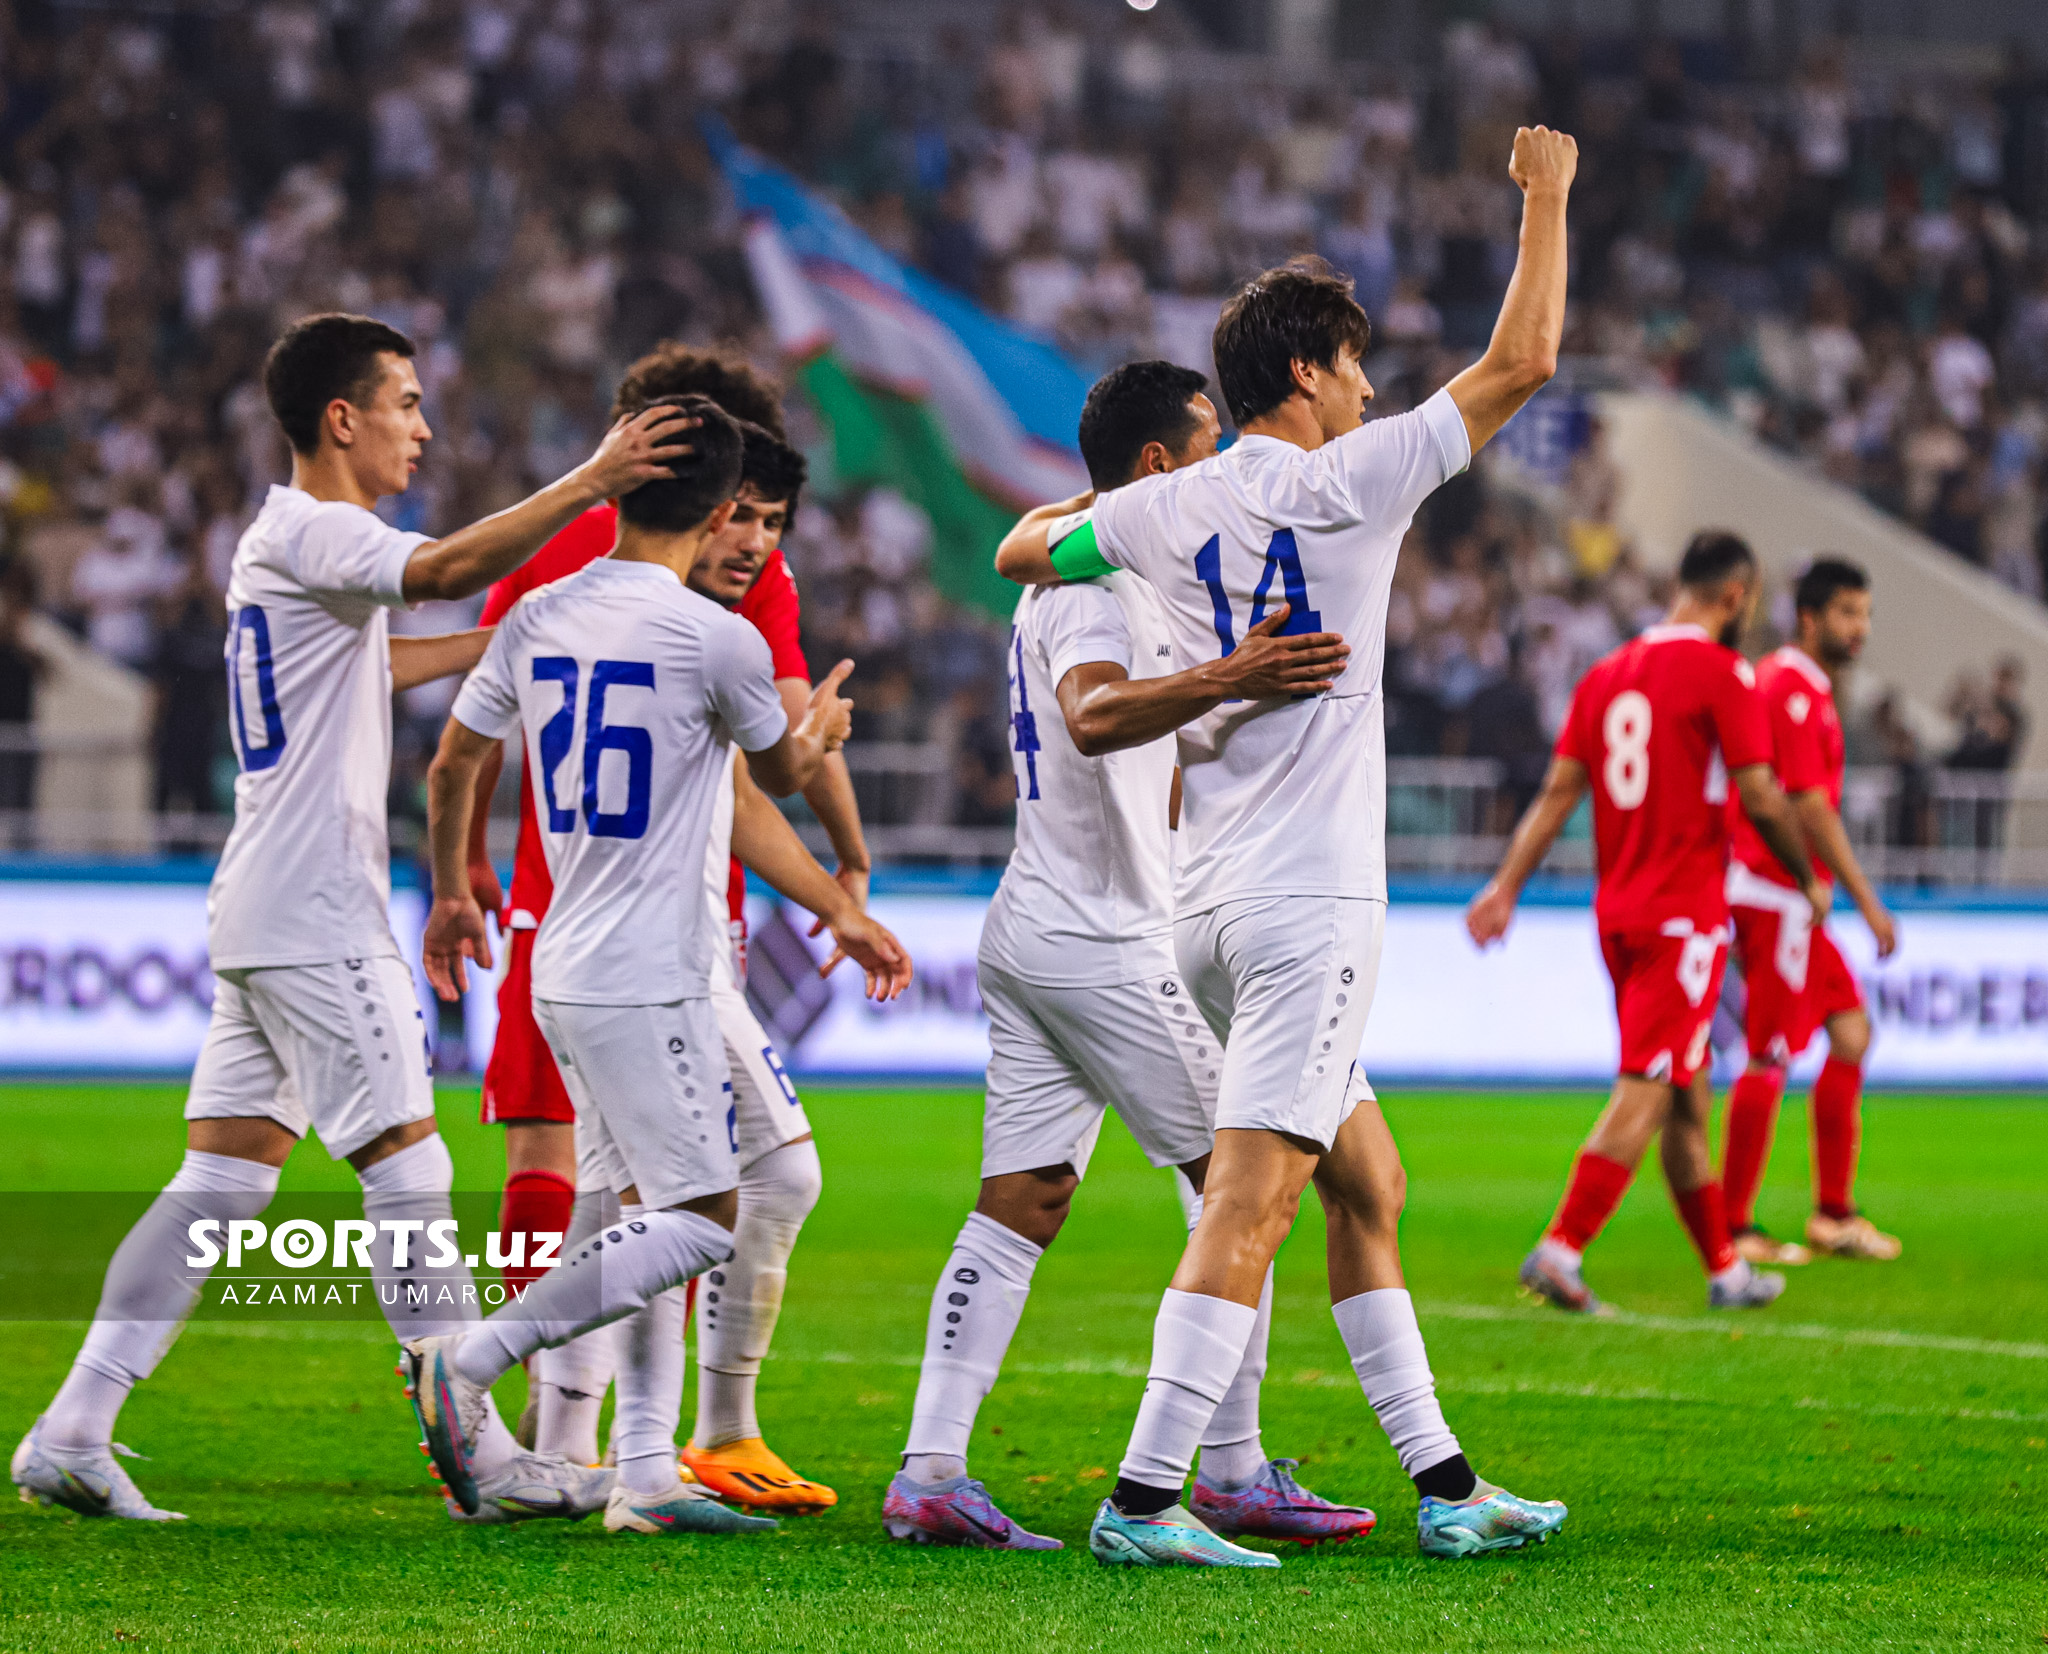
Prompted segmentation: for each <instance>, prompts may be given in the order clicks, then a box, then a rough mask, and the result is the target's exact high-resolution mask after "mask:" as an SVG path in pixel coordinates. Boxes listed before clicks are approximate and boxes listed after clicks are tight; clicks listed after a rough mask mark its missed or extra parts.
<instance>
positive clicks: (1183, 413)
mask: <svg viewBox="0 0 2048 1654" xmlns="http://www.w3.org/2000/svg"><path fill="white" fill-rule="evenodd" d="M1208 388H1209V381H1208V379H1207V377H1206V376H1204V375H1202V374H1199V373H1197V372H1195V370H1194V369H1193V368H1184V367H1179V366H1176V365H1175V364H1174V363H1172V362H1126V363H1125V364H1124V365H1123V366H1122V367H1120V368H1111V369H1110V370H1109V372H1107V373H1105V374H1104V375H1103V376H1102V377H1101V378H1100V379H1098V380H1096V381H1095V384H1094V387H1093V388H1092V389H1091V390H1090V391H1089V392H1088V400H1087V402H1086V403H1084V404H1083V405H1082V408H1081V458H1082V459H1083V460H1085V461H1086V462H1087V465H1088V480H1089V481H1090V482H1091V483H1093V484H1094V485H1095V491H1096V493H1098V494H1106V493H1108V492H1109V490H1110V489H1112V488H1121V487H1123V485H1124V484H1125V483H1127V482H1129V481H1130V480H1131V473H1132V471H1134V470H1136V469H1137V465H1138V456H1139V455H1140V454H1142V453H1143V452H1144V451H1145V444H1146V443H1148V442H1159V443H1164V444H1165V445H1166V446H1167V447H1168V448H1170V449H1171V450H1172V451H1173V452H1174V453H1175V454H1178V453H1179V452H1180V451H1181V450H1182V449H1183V448H1185V447H1186V446H1187V443H1188V438H1190V437H1191V436H1193V435H1194V434H1195V427H1196V426H1197V425H1198V424H1199V423H1200V421H1199V420H1197V419H1196V418H1195V413H1194V410H1193V409H1192V408H1190V407H1189V406H1188V404H1189V403H1190V402H1192V401H1193V400H1194V399H1195V396H1196V395H1197V393H1199V392H1201V391H1205V390H1207V389H1208Z"/></svg>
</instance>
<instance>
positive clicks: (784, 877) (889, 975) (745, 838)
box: [732, 760, 910, 1000]
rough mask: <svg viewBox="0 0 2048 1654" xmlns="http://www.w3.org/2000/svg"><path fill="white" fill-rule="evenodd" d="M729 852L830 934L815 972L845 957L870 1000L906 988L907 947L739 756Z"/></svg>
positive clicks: (828, 969)
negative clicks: (826, 864) (829, 947)
mask: <svg viewBox="0 0 2048 1654" xmlns="http://www.w3.org/2000/svg"><path fill="white" fill-rule="evenodd" d="M732 853H733V854H734V855H735V856H737V857H739V859H740V863H741V865H742V866H744V867H746V868H747V869H748V870H749V871H751V872H753V873H756V874H758V875H759V876H760V877H761V878H762V879H763V880H764V881H766V883H767V885H768V887H769V888H770V889H771V890H773V891H775V892H776V893H777V894H779V895H782V896H786V897H788V898H789V900H791V901H792V902H795V903H796V904H797V905H798V906H800V907H802V908H804V909H806V910H807V911H809V912H811V913H815V914H816V915H817V916H818V922H819V924H821V925H822V926H824V928H825V929H827V930H829V931H831V932H832V940H833V942H834V943H835V944H837V946H836V949H835V951H834V953H833V954H832V957H831V958H829V959H827V960H826V961H825V963H824V964H823V965H821V966H819V968H818V974H819V975H820V976H827V975H830V974H831V971H832V969H833V967H834V966H836V965H837V964H838V963H839V961H840V960H841V959H851V960H852V961H853V962H854V963H855V964H857V965H859V966H860V968H861V972H862V974H863V975H864V976H865V977H866V978H867V996H868V998H870V999H875V1000H890V999H894V998H895V997H896V996H897V995H898V994H900V993H902V992H903V990H904V989H905V988H907V987H909V986H910V953H909V950H908V949H906V948H905V947H904V946H903V944H902V943H901V942H899V941H897V939H896V938H895V937H894V936H893V935H891V934H890V933H889V931H888V930H887V929H885V928H884V927H883V926H882V925H880V924H878V923H876V922H875V921H874V920H873V919H871V918H869V917H868V916H867V914H866V913H865V912H864V911H863V910H862V903H861V902H860V901H859V900H858V899H857V898H855V896H854V895H853V894H852V892H850V891H848V890H847V889H846V887H845V886H844V885H842V884H841V883H840V882H839V881H838V880H837V879H835V878H834V877H833V876H832V875H831V874H830V873H827V872H826V871H825V869H824V868H823V867H822V866H821V865H820V864H819V862H818V859H817V857H815V856H813V855H812V854H811V853H810V851H809V850H807V849H805V848H804V841H803V840H802V839H800V838H798V837H797V834H796V829H795V828H794V827H792V826H790V824H789V818H788V817H786V816H785V815H783V813H782V812H781V811H780V810H778V809H777V808H776V807H775V804H774V801H773V800H772V799H770V798H769V797H768V796H767V795H766V794H765V793H763V792H762V791H761V789H760V788H759V787H757V786H755V785H754V783H753V780H752V778H751V776H750V775H749V774H748V770H747V764H746V762H745V761H744V760H742V761H741V762H740V764H739V765H738V767H737V768H736V769H735V771H734V775H733V807H732ZM813 934H815V932H814V933H813Z"/></svg>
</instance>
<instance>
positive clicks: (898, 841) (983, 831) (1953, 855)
mask: <svg viewBox="0 0 2048 1654" xmlns="http://www.w3.org/2000/svg"><path fill="white" fill-rule="evenodd" d="M25 737H26V738H25ZM28 753H38V754H41V755H44V756H48V757H56V756H60V755H61V756H62V757H63V758H64V759H65V760H66V761H67V762H70V763H74V764H75V763H77V762H78V761H79V760H81V759H83V760H86V761H88V762H90V761H92V760H95V759H105V760H108V761H114V760H124V761H130V760H132V759H133V758H134V757H135V755H136V747H135V744H134V743H133V742H128V741H117V740H106V739H99V738H95V737H91V736H57V737H51V736H36V735H33V734H32V733H30V732H24V731H21V730H20V729H19V728H18V727H15V728H7V727H0V773H4V768H5V765H6V763H7V762H8V760H9V759H10V758H16V757H18V756H19V755H23V754H28ZM846 757H847V763H848V767H849V768H850V769H851V771H852V773H853V778H854V787H855V792H856V794H857V796H858V797H859V799H860V804H861V818H862V821H863V823H864V824H865V826H866V831H867V837H868V843H869V846H870V848H871V849H872V851H873V853H874V855H875V857H876V859H877V860H880V861H912V862H937V863H948V864H952V865H956V866H995V865H1000V864H1001V863H1002V862H1003V861H1004V860H1005V859H1006V858H1007V857H1008V855H1009V853H1010V848H1011V845H1012V843H1013V842H1014V835H1013V833H1012V831H1011V829H1010V828H1008V827H1003V826H995V827H963V826H958V825H955V824H954V822H953V820H952V817H953V813H954V805H955V802H956V783H955V779H954V772H955V767H956V762H957V754H956V753H955V752H954V750H953V749H952V748H951V747H950V746H948V745H946V744H944V743H941V742H865V743H859V744H856V745H853V746H849V747H848V748H847V749H846ZM1526 791H1527V789H1526V788H1524V789H1519V790H1518V789H1517V788H1515V787H1513V786H1512V785H1510V784H1509V782H1508V780H1507V777H1506V774H1505V772H1504V769H1503V766H1502V765H1500V764H1499V763H1497V762H1496V761H1494V760H1492V759H1485V758H1394V759H1390V760H1389V761H1388V764H1387V863H1388V866H1389V867H1390V868H1391V869H1393V870H1394V871H1395V872H1397V873H1444V874H1475V873H1483V872H1487V871H1490V870H1491V869H1492V868H1493V867H1494V866H1495V865H1496V864H1497V863H1498V861H1499V860H1500V857H1501V854H1502V852H1503V851H1504V850H1505V849H1506V847H1507V840H1508V836H1509V834H1510V833H1512V832H1513V830H1514V824H1515V819H1516V817H1517V815H1518V814H1519V812H1520V809H1521V807H1522V806H1523V804H1524V803H1525V802H1526V796H1525V794H1526ZM791 813H792V817H793V819H794V820H795V821H796V824H797V828H798V831H799V832H800V833H801V834H802V835H803V837H804V839H805V841H806V842H807V843H809V844H810V845H811V847H812V848H813V849H814V850H815V851H816V852H817V853H818V854H819V855H820V856H821V857H822V856H825V855H827V854H828V853H829V846H828V844H827V841H826V839H825V835H824V832H823V830H822V829H821V828H820V827H819V826H818V824H817V823H816V821H814V820H813V819H811V817H810V814H809V812H808V810H806V809H805V808H804V807H803V806H802V805H801V803H797V804H794V805H793V806H792V810H791ZM1842 817H1843V821H1844V824H1845V825H1846V827H1847V829H1848V832H1849V836H1850V840H1851V842H1852V843H1853V844H1854V845H1855V846H1856V852H1857V855H1858V856H1859V857H1860V858H1861V859H1862V861H1863V864H1864V866H1865V868H1866V869H1867V870H1868V871H1869V872H1870V874H1871V876H1872V877H1873V878H1875V879H1877V880H1878V881H1880V882H1882V883H1890V884H1923V885H1994V886H1995V885H2048V774H2041V773H2034V772H2029V773H2022V774H2017V775H2002V774H1987V773H1984V772H1981V771H1961V770H1946V769H1941V768H1939V767H1936V766H1912V767H1871V768H1860V769H1855V770H1851V771H1850V772H1849V776H1848V780H1847V785H1846V787H1845V790H1844V794H1843V801H1842ZM232 823H233V818H232V817H231V816H229V815H225V814H210V815H209V814H199V815H195V814H192V813H189V812H150V811H141V812H136V811H132V810H131V811H123V812H117V811H112V810H102V809H93V808H83V807H64V808H47V807H46V808H40V809H7V808H0V853H5V852H7V851H9V850H12V851H14V852H17V853H22V852H29V853H43V854H51V855H93V854H109V853H113V854H150V853H156V854H167V853H183V854H198V855H212V854H214V853H217V852H218V850H219V848H220V846H221V844H222V843H224V842H225V841H226V838H227V834H228V829H229V827H230V826H231V825H232ZM516 832H517V822H516V819H515V818H514V817H512V816H511V815H509V814H508V815H501V816H496V817H493V819H492V821H491V824H490V844H491V850H492V853H493V855H494V857H496V858H497V859H499V860H500V861H503V860H507V859H509V858H510V856H511V854H512V846H513V841H514V837H515V835H516ZM391 836H392V846H393V850H394V852H395V853H397V854H399V855H414V854H417V853H418V850H419V848H420V838H421V832H420V824H419V823H418V822H417V821H412V820H404V819H395V820H394V821H393V822H392V834H391ZM1546 866H1547V867H1549V868H1550V869H1551V870H1552V871H1555V872H1561V873H1586V872H1589V871H1590V870H1591V868H1592V844H1591V841H1590V838H1589V837H1588V832H1587V823H1586V820H1585V817H1584V814H1583V812H1582V814H1581V816H1580V818H1579V819H1577V820H1576V821H1574V822H1573V823H1572V825H1571V826H1570V827H1569V828H1568V829H1567V831H1566V834H1565V836H1564V837H1563V839H1561V840H1560V842H1559V844H1558V845H1557V847H1556V849H1555V850H1553V852H1552V854H1551V857H1550V860H1549V861H1548V863H1546Z"/></svg>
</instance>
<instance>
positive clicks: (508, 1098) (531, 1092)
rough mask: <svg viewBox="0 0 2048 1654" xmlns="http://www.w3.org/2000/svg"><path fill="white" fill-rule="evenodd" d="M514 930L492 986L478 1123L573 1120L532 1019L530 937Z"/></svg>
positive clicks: (552, 1062)
mask: <svg viewBox="0 0 2048 1654" xmlns="http://www.w3.org/2000/svg"><path fill="white" fill-rule="evenodd" d="M539 934H540V932H539V931H537V930H515V931H513V932H512V937H511V941H510V942H509V943H508V944H507V945H508V947H509V948H510V950H511V953H510V957H509V958H508V959H507V961H506V964H505V980H504V981H503V982H501V983H499V984H498V1037H497V1040H496V1041H495V1042H494V1043H493V1044H492V1046H491V1060H490V1063H489V1065H488V1066H487V1067H486V1068H485V1069H484V1123H485V1124H486V1125H490V1124H493V1123H495V1124H498V1125H503V1124H504V1123H505V1122H506V1121H508V1120H558V1121H560V1122H562V1123H563V1124H564V1125H574V1124H575V1122H576V1105H575V1104H574V1103H572V1102H570V1101H569V1092H568V1088H567V1087H565V1086H564V1085H563V1084H562V1076H561V1074H560V1073H559V1072H558V1071H557V1069H556V1068H555V1054H554V1052H552V1051H550V1050H549V1049H548V1042H547V1037H546V1036H545V1035H544V1034H542V1033H541V1031H540V1024H539V1023H537V1022H535V1021H534V1020H533V939H534V938H535V937H536V936H538V935H539Z"/></svg>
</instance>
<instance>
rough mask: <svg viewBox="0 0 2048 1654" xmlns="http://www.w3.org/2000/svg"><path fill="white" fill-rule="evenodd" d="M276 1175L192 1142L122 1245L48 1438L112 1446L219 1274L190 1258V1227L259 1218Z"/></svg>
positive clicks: (54, 1406) (61, 1443)
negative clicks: (141, 1387) (133, 1393)
mask: <svg viewBox="0 0 2048 1654" xmlns="http://www.w3.org/2000/svg"><path fill="white" fill-rule="evenodd" d="M277 1178H278V1168H277V1167H275V1166H266V1165H263V1164H262V1163H261V1162H259V1161H255V1160H237V1159H234V1158H233V1157H231V1156H229V1155H224V1154H203V1153H201V1152H200V1151H199V1150H197V1149H187V1150H186V1151H185V1158H184V1160H183V1161H182V1162H181V1163H180V1164H179V1166H178V1171H177V1175H176V1176H174V1177H173V1178H172V1179H171V1180H170V1182H168V1183H166V1184H165V1185H164V1191H163V1193H162V1194H160V1195H158V1196H157V1197H156V1199H155V1200H154V1201H152V1202H151V1203H150V1207H149V1210H148V1211H146V1212H144V1213H143V1214H142V1216H141V1218H140V1219H139V1220H138V1221H137V1222H136V1225H135V1227H134V1228H133V1229H131V1230H129V1231H128V1234H127V1236H126V1238H124V1239H123V1240H122V1242H121V1244H120V1245H119V1246H118V1247H116V1248H115V1250H114V1256H113V1258H112V1260H111V1261H110V1262H109V1263H108V1265H107V1276H106V1284H105V1285H104V1286H102V1287H101V1289H100V1302H99V1308H98V1309H97V1310H96V1311H95V1312H94V1314H93V1321H92V1327H91V1330H89V1331H88V1332H87V1333H86V1335H85V1343H84V1344H83V1345H82V1346H81V1347H80V1349H79V1352H78V1357H77V1359H76V1361H74V1362H73V1364H72V1368H71V1372H70V1374H69V1375H68V1376H67V1377H66V1378H65V1380H64V1383H63V1385H62V1387H61V1388H59V1390H58V1391H57V1398H56V1400H54V1401H52V1402H51V1403H50V1410H49V1413H48V1414H47V1415H46V1417H45V1419H44V1423H43V1440H44V1441H46V1442H48V1443H49V1444H50V1445H51V1446H53V1447H104V1446H106V1445H107V1443H108V1442H109V1441H110V1440H112V1439H113V1433H114V1420H115V1418H116V1417H117V1416H118V1415H119V1413H120V1411H121V1404H122V1402H124V1401H126V1400H127V1399H128V1392H129V1390H131V1389H132V1388H133V1387H134V1386H135V1385H137V1384H139V1383H140V1382H141V1381H142V1380H143V1379H145V1378H147V1377H149V1375H150V1374H151V1373H153V1372H154V1371H156V1365H157V1363H158V1362H159V1361H161V1360H162V1359H163V1358H164V1352H165V1351H167V1350H168V1349H169V1348H170V1347H171V1345H172V1344H174V1343H175V1342H176V1341H177V1337H178V1333H179V1331H180V1330H181V1329H182V1328H183V1327H184V1325H185V1318H186V1317H187V1316H188V1315H190V1314H191V1313H192V1309H193V1306H194V1305H196V1304H197V1303H198V1302H199V1294H200V1292H201V1291H202V1290H204V1288H205V1285H206V1278H207V1276H208V1275H209V1274H210V1273H211V1271H210V1270H209V1269H202V1268H200V1267H199V1266H197V1265H195V1264H188V1263H187V1262H186V1261H185V1260H186V1258H187V1257H189V1256H190V1255H191V1254H192V1240H191V1236H190V1234H189V1233H188V1228H189V1226H190V1225H191V1224H193V1223H196V1222H198V1221H199V1220H200V1219H201V1218H214V1219H216V1220H218V1221H219V1222H220V1223H221V1224H222V1226H223V1227H225V1226H226V1225H227V1224H228V1223H229V1222H232V1221H233V1220H234V1219H236V1218H253V1217H256V1216H257V1215H258V1214H259V1213H261V1212H262V1211H263V1209H264V1208H265V1207H266V1206H268V1205H269V1204H270V1201H271V1197H272V1196H273V1195H275V1194H276V1193H277Z"/></svg>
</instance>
